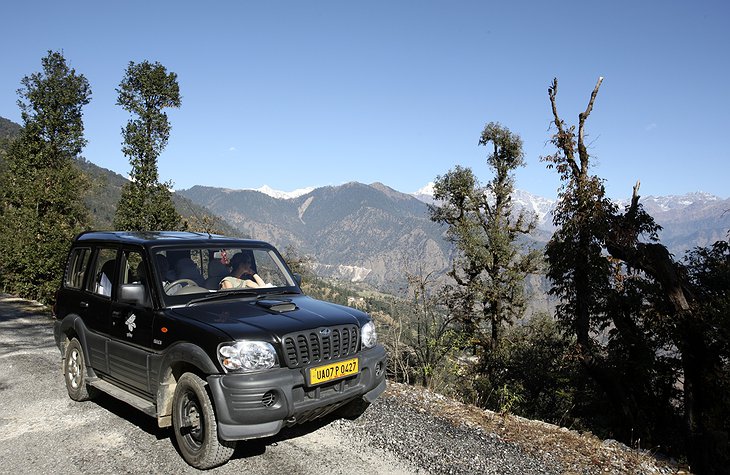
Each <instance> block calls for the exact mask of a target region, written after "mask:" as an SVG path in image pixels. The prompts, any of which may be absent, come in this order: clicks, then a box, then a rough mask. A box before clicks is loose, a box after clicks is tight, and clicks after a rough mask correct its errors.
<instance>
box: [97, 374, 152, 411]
mask: <svg viewBox="0 0 730 475" xmlns="http://www.w3.org/2000/svg"><path fill="white" fill-rule="evenodd" d="M88 383H89V386H92V387H95V388H97V389H98V390H100V391H104V392H105V393H107V394H109V395H110V396H113V397H115V398H117V399H119V400H121V401H123V402H126V403H127V404H129V405H130V406H132V407H134V408H135V409H139V410H140V411H142V412H144V413H145V414H147V415H148V416H150V417H154V418H157V408H156V407H155V405H154V404H152V403H151V402H150V401H148V400H147V399H144V398H141V397H139V396H137V395H136V394H132V393H130V392H127V391H125V390H124V389H121V388H119V387H118V386H115V385H113V384H111V383H109V382H107V381H104V380H103V379H99V378H94V379H91V378H89V380H88Z"/></svg>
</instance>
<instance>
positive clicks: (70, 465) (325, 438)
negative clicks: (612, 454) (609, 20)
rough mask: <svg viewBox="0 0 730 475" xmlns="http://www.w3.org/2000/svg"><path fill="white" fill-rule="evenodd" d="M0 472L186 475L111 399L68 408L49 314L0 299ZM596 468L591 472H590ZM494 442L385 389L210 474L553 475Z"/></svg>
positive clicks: (135, 417)
mask: <svg viewBox="0 0 730 475" xmlns="http://www.w3.org/2000/svg"><path fill="white" fill-rule="evenodd" d="M0 408H1V409H2V410H1V411H0V460H2V463H1V464H0V473H13V474H17V473H54V474H64V473H69V474H71V473H72V474H79V473H192V472H197V470H195V469H193V468H191V467H190V466H188V465H187V464H186V463H185V462H184V461H183V460H182V458H181V457H180V455H179V454H178V452H177V450H176V449H175V447H174V445H173V444H172V442H171V439H170V436H171V431H170V430H169V429H159V428H158V427H157V424H156V421H155V420H153V419H152V418H150V417H148V416H145V415H143V414H142V413H140V412H138V411H136V410H135V409H132V408H131V407H129V406H127V405H125V404H124V403H121V402H119V401H117V400H115V399H113V398H111V397H108V396H105V395H101V396H99V397H98V398H97V399H95V400H93V401H87V402H83V403H78V402H74V401H72V400H71V399H69V397H68V395H67V394H66V389H65V386H64V381H63V377H62V375H61V355H60V352H59V351H58V349H57V348H56V346H55V343H54V341H53V327H52V321H51V319H50V317H49V313H48V310H47V309H46V308H44V307H41V306H39V305H37V304H33V303H31V302H28V301H25V300H21V299H16V298H12V297H10V296H7V295H2V294H0ZM593 468H598V467H593ZM602 471H603V470H601V469H600V468H598V470H597V471H595V472H594V471H586V470H577V471H576V470H575V467H571V469H570V470H566V469H565V466H562V465H561V463H560V462H559V461H558V459H556V458H554V457H552V456H550V455H549V453H547V452H545V453H542V454H537V455H533V454H531V453H528V452H526V451H524V450H522V449H521V448H520V446H519V445H517V444H514V443H511V442H506V441H505V440H503V439H502V438H501V437H499V436H498V435H495V434H494V433H490V432H488V431H484V430H481V429H479V428H475V427H470V426H468V425H465V424H462V425H459V424H453V423H450V422H448V421H447V420H446V419H444V418H440V417H437V416H434V415H433V414H431V413H429V412H428V411H426V410H422V409H421V408H419V406H418V404H415V405H414V404H413V402H412V401H411V403H409V404H405V403H403V398H402V397H399V396H398V392H397V391H391V390H389V391H388V392H386V394H385V395H384V396H383V397H381V398H380V399H379V400H378V401H377V402H376V403H375V404H373V405H372V406H371V407H370V408H369V409H368V411H367V412H366V413H365V415H363V416H362V417H361V418H360V419H358V420H357V421H339V420H338V421H331V422H330V423H329V424H316V425H308V426H297V427H295V428H291V429H287V430H285V431H282V433H280V434H279V435H278V436H276V437H271V438H266V439H259V440H253V441H247V442H241V443H239V445H238V448H237V449H236V451H235V453H234V454H233V457H232V459H231V460H230V462H228V463H227V464H226V465H223V466H222V467H219V468H216V469H213V470H211V472H212V473H223V474H225V473H231V474H233V473H236V474H240V473H255V474H277V475H280V474H282V473H284V474H289V475H295V474H318V475H320V474H323V473H326V474H350V475H351V474H414V473H418V474H429V473H434V474H436V473H450V474H476V473H479V474H490V473H493V474H558V473H600V472H602Z"/></svg>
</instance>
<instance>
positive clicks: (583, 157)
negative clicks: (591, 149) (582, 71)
mask: <svg viewBox="0 0 730 475" xmlns="http://www.w3.org/2000/svg"><path fill="white" fill-rule="evenodd" d="M602 82H603V76H601V77H599V78H598V82H597V83H596V87H594V88H593V93H592V94H591V100H590V101H588V107H586V110H585V112H581V113H580V114H578V154H579V155H580V168H581V172H582V173H584V174H586V173H588V149H586V146H585V142H584V127H583V126H584V125H585V121H586V119H587V118H588V116H589V115H591V111H592V110H593V102H594V101H595V100H596V96H597V95H598V88H600V87H601V83H602Z"/></svg>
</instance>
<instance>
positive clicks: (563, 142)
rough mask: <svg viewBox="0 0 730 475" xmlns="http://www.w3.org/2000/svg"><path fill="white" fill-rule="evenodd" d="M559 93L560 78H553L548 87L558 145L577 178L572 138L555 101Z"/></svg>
mask: <svg viewBox="0 0 730 475" xmlns="http://www.w3.org/2000/svg"><path fill="white" fill-rule="evenodd" d="M557 94H558V78H553V85H552V86H550V87H549V88H548V96H550V104H551V105H552V108H553V117H554V119H555V120H554V122H555V127H557V128H558V133H557V134H556V136H557V143H556V145H557V146H558V147H559V148H561V149H562V150H563V153H564V154H565V161H566V162H567V163H568V165H569V166H570V169H571V170H572V172H573V176H574V177H575V178H578V172H579V170H578V166H577V165H576V164H575V158H574V153H573V147H572V146H570V140H569V139H568V134H567V133H566V132H565V128H564V127H563V121H562V120H561V119H560V117H559V116H558V105H557V103H556V102H555V96H557Z"/></svg>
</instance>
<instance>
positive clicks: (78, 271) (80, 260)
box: [64, 248, 91, 289]
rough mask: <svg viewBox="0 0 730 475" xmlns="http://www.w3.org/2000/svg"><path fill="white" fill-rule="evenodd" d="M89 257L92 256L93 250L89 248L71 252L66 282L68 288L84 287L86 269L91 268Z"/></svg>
mask: <svg viewBox="0 0 730 475" xmlns="http://www.w3.org/2000/svg"><path fill="white" fill-rule="evenodd" d="M89 256H91V249H89V248H78V249H74V250H73V251H72V252H71V256H70V258H69V260H68V267H66V278H65V280H64V285H65V286H66V287H68V288H71V289H80V288H81V287H83V285H84V277H86V269H87V268H88V267H89Z"/></svg>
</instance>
